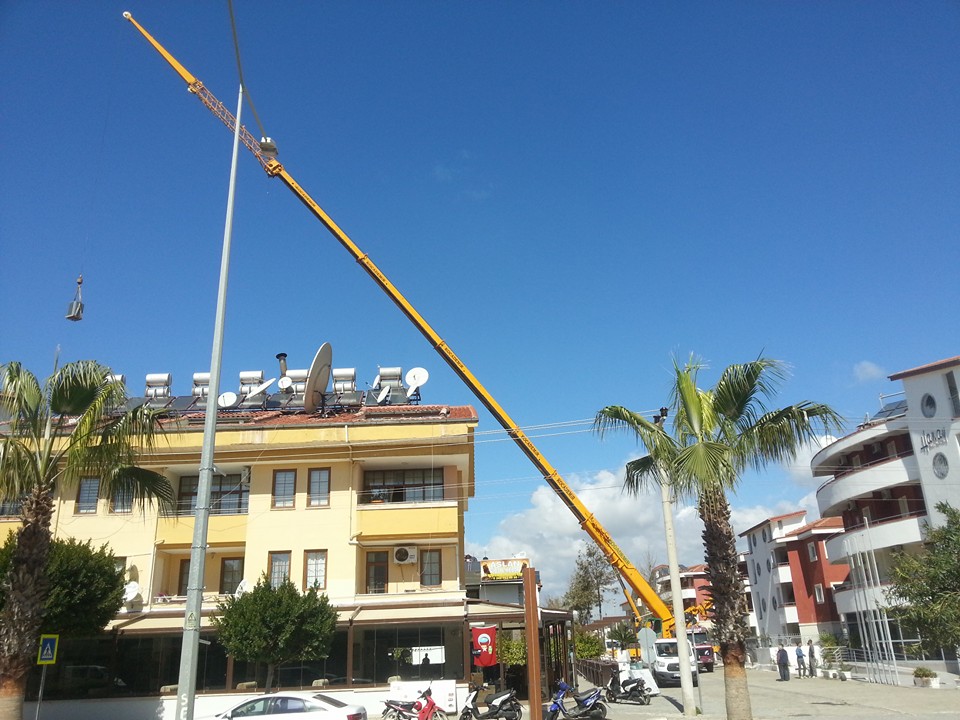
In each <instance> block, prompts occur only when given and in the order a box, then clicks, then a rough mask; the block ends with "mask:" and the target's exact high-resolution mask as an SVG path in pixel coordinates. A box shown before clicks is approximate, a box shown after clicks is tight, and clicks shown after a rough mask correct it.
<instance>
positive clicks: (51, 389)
mask: <svg viewBox="0 0 960 720" xmlns="http://www.w3.org/2000/svg"><path fill="white" fill-rule="evenodd" d="M126 402H127V397H126V390H125V388H124V386H123V385H122V384H121V383H119V382H116V381H115V379H114V377H113V374H112V373H111V371H110V369H109V368H107V367H104V366H103V365H100V364H98V363H96V362H93V361H89V360H84V361H79V362H74V363H69V364H67V365H64V366H63V367H62V368H60V369H58V370H56V371H55V372H54V373H53V375H52V376H50V377H49V378H48V379H47V380H46V382H45V383H44V384H43V385H41V384H40V382H39V381H38V380H37V378H36V377H35V376H34V375H33V374H32V373H31V372H29V371H28V370H25V369H24V368H23V367H22V365H21V364H20V363H15V362H14V363H8V364H7V365H3V366H0V416H2V417H4V418H7V422H6V423H5V424H4V425H3V426H0V502H11V501H14V502H20V503H21V509H20V528H19V529H18V530H17V532H16V547H15V549H14V551H13V554H12V557H11V560H10V570H9V572H8V573H7V576H6V578H5V579H4V581H3V584H2V585H0V594H2V595H4V597H5V598H6V599H5V602H4V606H3V610H2V611H0V720H20V718H21V716H22V714H23V695H24V691H25V689H26V678H27V672H28V671H29V670H30V668H31V667H32V666H33V663H34V660H35V657H36V654H37V644H38V642H39V636H40V629H41V625H42V623H43V616H44V612H45V608H46V606H47V600H48V597H49V592H50V580H49V578H48V577H47V573H46V570H47V566H48V557H49V553H50V541H51V538H52V533H51V529H50V523H51V519H52V517H53V497H54V494H55V493H56V492H57V491H60V492H64V491H69V490H70V489H71V488H75V487H76V486H77V483H78V482H79V481H80V479H81V478H97V479H98V480H99V485H98V491H99V495H100V496H101V497H114V496H115V495H116V494H118V493H122V494H124V495H125V496H127V497H130V498H132V500H133V503H134V504H135V505H136V506H137V507H138V508H142V507H143V506H145V505H147V504H149V503H152V502H157V503H158V504H159V505H160V508H161V509H162V510H165V509H169V508H172V507H173V497H174V495H173V488H172V487H171V486H170V483H169V482H168V481H167V479H166V478H165V477H163V476H162V475H159V474H157V473H153V472H149V471H146V470H143V469H141V468H138V467H137V466H136V463H137V459H138V457H139V456H140V454H141V452H142V451H143V450H145V449H149V448H150V447H151V446H152V444H153V441H154V438H155V435H156V431H157V428H158V422H157V420H158V416H157V414H156V413H154V412H153V411H151V410H150V409H149V408H147V407H145V406H142V405H141V406H139V407H136V408H133V409H127V408H126Z"/></svg>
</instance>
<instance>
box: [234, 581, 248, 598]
mask: <svg viewBox="0 0 960 720" xmlns="http://www.w3.org/2000/svg"><path fill="white" fill-rule="evenodd" d="M248 587H249V586H248V584H247V579H246V578H244V579H243V580H241V581H240V582H239V583H238V584H237V589H236V590H234V592H233V594H234V595H243V594H244V593H245V592H246V591H247V588H248Z"/></svg>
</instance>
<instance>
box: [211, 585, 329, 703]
mask: <svg viewBox="0 0 960 720" xmlns="http://www.w3.org/2000/svg"><path fill="white" fill-rule="evenodd" d="M218 609H219V610H220V617H218V618H214V621H213V624H214V625H215V626H216V628H217V631H218V637H217V639H218V640H219V642H220V644H221V645H223V646H224V647H225V648H226V649H227V652H228V653H230V654H231V655H232V656H233V657H235V658H236V659H237V660H243V661H246V662H259V663H265V664H266V665H267V687H266V691H267V692H269V691H270V688H271V687H272V686H273V674H274V670H275V669H276V667H277V666H278V665H282V664H284V663H288V662H291V661H293V660H319V659H321V658H325V657H327V655H328V654H329V653H330V644H331V643H332V642H333V633H334V630H335V629H336V625H337V611H336V610H335V609H334V608H332V607H331V606H330V603H329V601H328V600H327V596H326V595H324V594H323V593H320V592H318V591H317V589H316V588H315V587H314V588H310V589H309V590H307V591H306V592H305V593H303V594H301V593H300V591H299V590H297V586H296V585H294V584H293V583H292V582H290V581H289V580H285V581H284V582H283V583H282V584H280V585H278V586H277V587H271V585H270V581H269V580H268V579H267V576H266V575H263V576H262V577H261V578H260V580H259V581H258V582H257V584H256V586H255V587H254V588H253V590H251V591H250V592H245V593H243V594H242V595H235V596H233V597H229V598H227V599H226V601H225V602H222V603H220V604H219V605H218Z"/></svg>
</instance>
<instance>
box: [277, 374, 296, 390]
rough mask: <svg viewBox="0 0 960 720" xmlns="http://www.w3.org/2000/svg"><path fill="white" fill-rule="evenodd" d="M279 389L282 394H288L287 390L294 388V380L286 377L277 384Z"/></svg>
mask: <svg viewBox="0 0 960 720" xmlns="http://www.w3.org/2000/svg"><path fill="white" fill-rule="evenodd" d="M277 387H278V388H280V390H281V392H286V391H287V390H289V389H290V388H292V387H293V378H292V377H290V376H289V375H284V376H283V377H282V378H280V380H279V381H278V382H277Z"/></svg>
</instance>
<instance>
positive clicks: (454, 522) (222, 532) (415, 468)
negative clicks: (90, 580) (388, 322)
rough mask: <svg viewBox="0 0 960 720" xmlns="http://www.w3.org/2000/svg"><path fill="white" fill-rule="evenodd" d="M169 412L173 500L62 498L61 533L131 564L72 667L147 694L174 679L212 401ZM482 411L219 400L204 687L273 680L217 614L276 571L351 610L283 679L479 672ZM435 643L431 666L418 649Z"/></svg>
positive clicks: (13, 521)
mask: <svg viewBox="0 0 960 720" xmlns="http://www.w3.org/2000/svg"><path fill="white" fill-rule="evenodd" d="M163 424H164V432H163V433H162V435H161V436H160V438H159V441H158V444H157V447H156V448H155V450H154V451H153V452H152V453H151V454H150V455H149V456H146V457H144V458H143V459H142V462H141V465H142V466H143V467H146V468H148V469H151V470H155V471H158V472H160V473H162V474H163V475H164V476H166V477H167V478H168V479H169V481H170V483H171V485H172V487H173V489H174V491H175V493H176V497H177V510H176V513H175V514H174V515H170V516H161V515H159V514H158V512H157V511H156V509H155V508H149V509H147V510H146V511H144V512H141V511H138V510H137V509H136V508H133V507H131V503H130V500H129V498H124V497H104V496H102V493H101V492H100V490H99V481H98V479H97V478H85V479H83V480H82V481H81V482H80V485H79V487H76V488H71V489H70V490H69V493H68V494H63V495H60V496H58V497H56V498H55V500H56V509H55V515H54V518H53V531H54V536H55V537H57V538H61V539H67V538H77V539H79V540H89V541H90V542H91V543H92V544H93V545H94V546H99V545H101V544H104V543H106V544H108V545H109V547H110V548H111V550H112V551H113V553H114V554H115V556H116V557H117V559H118V564H120V563H122V566H123V568H124V572H125V577H126V581H127V586H126V595H125V605H124V608H123V610H122V611H121V612H120V614H119V615H118V616H117V617H116V619H115V620H114V621H113V622H112V623H111V624H110V626H109V627H108V628H107V629H108V631H109V632H108V634H107V635H106V636H105V637H104V638H100V639H96V640H90V641H84V642H77V643H75V647H73V648H72V649H71V646H70V645H69V644H66V645H65V646H64V648H63V653H64V655H65V657H64V658H63V660H62V663H63V665H62V666H61V667H64V666H71V667H76V666H95V667H98V668H105V669H106V675H108V676H110V677H111V678H112V680H111V681H110V682H111V683H113V685H116V686H117V687H120V686H122V687H123V688H126V689H127V690H129V691H130V692H135V693H150V692H153V693H156V692H158V691H160V690H161V688H165V687H167V686H170V685H172V684H175V683H176V682H177V673H178V667H179V652H180V638H181V633H182V628H183V624H184V609H185V601H186V598H185V595H186V593H187V587H186V585H187V577H188V571H189V562H190V551H191V545H192V541H193V531H194V515H195V511H196V503H197V485H198V477H199V474H200V467H199V466H200V452H201V445H202V440H203V424H204V413H203V411H202V410H197V409H193V410H189V411H184V412H175V413H170V414H169V416H168V417H167V418H166V419H165V420H164V423H163ZM476 426H477V415H476V412H475V410H474V409H473V408H472V407H469V406H441V405H411V404H402V405H400V404H398V405H370V406H359V407H353V408H348V409H341V410H339V411H336V412H316V413H307V412H305V411H304V410H303V408H302V407H300V408H299V409H297V408H291V409H289V410H288V409H283V408H276V409H270V408H269V405H268V404H266V403H264V406H263V407H260V408H253V409H246V410H240V409H234V410H226V411H223V410H222V411H221V412H220V413H219V416H218V426H217V433H216V443H215V447H216V451H215V461H214V464H215V470H214V474H213V481H212V488H211V499H210V505H209V508H210V518H209V530H208V535H207V546H206V553H205V569H204V588H203V598H204V601H203V612H202V615H203V617H202V618H201V631H202V635H201V637H202V638H203V639H205V640H209V641H210V642H209V644H205V645H204V647H203V648H202V652H204V653H206V656H205V657H204V656H202V657H201V660H200V669H199V670H198V673H199V675H198V684H197V687H198V690H200V691H204V690H221V689H230V688H234V687H236V686H238V685H243V684H247V686H249V684H251V683H260V684H261V686H262V682H263V676H264V674H265V672H264V671H265V668H262V667H257V666H254V665H252V664H251V665H248V664H243V663H239V662H238V663H234V662H232V661H231V659H230V658H227V657H226V653H225V651H224V650H223V649H222V648H220V647H219V646H218V645H217V643H216V635H215V632H214V630H213V628H212V625H211V623H210V620H211V618H212V617H213V616H214V615H215V613H216V606H217V604H218V603H219V602H221V601H223V600H224V599H225V598H226V597H229V596H231V595H234V594H236V593H238V592H240V593H242V592H243V591H244V589H245V588H250V587H252V586H253V585H254V584H255V583H256V582H257V581H258V580H260V579H261V578H266V579H267V580H268V581H270V582H279V581H281V580H284V579H290V580H291V581H293V582H294V583H295V584H296V585H297V587H299V588H301V589H302V590H305V589H307V588H308V587H311V586H313V585H314V584H315V585H316V586H317V587H318V588H319V589H321V590H322V591H323V592H324V593H326V594H327V596H328V597H329V599H330V602H331V604H332V605H333V606H334V607H336V608H337V610H338V618H339V619H338V630H337V636H336V638H335V639H334V646H333V650H332V651H331V654H330V657H329V658H327V659H319V658H318V659H315V661H313V662H305V663H303V664H302V665H298V666H297V667H295V668H286V669H282V670H281V674H280V681H281V684H282V685H284V686H287V687H307V686H311V685H314V684H315V683H317V684H330V685H331V686H334V687H335V686H337V685H339V684H343V685H346V686H350V685H354V684H359V683H383V682H386V681H387V680H388V679H390V678H395V677H398V676H399V677H411V678H419V677H422V676H423V674H424V673H427V674H429V675H430V676H432V677H441V676H443V677H447V678H451V677H453V678H464V677H466V676H467V674H468V672H469V641H468V638H467V639H465V636H466V634H467V633H466V628H467V627H468V617H467V616H468V614H469V611H468V609H467V606H468V604H469V602H468V601H467V598H466V591H465V588H464V581H463V558H464V554H465V553H464V513H465V511H466V509H467V503H468V500H469V498H470V497H472V495H473V493H474V431H475V428H476ZM4 526H6V527H4ZM16 527H17V518H16V517H15V516H13V515H12V514H8V515H6V516H5V517H3V518H0V534H3V533H4V531H7V532H9V531H13V530H15V529H16ZM401 649H406V652H401V651H400V650H401ZM427 649H429V655H430V658H432V660H431V662H430V665H429V666H427V665H423V664H421V663H420V662H419V661H418V662H417V663H413V662H412V661H413V660H414V659H416V658H419V657H420V655H423V654H426V653H427ZM284 671H286V673H287V674H286V676H284ZM56 681H57V678H56V675H55V674H54V676H53V677H52V678H50V679H48V682H52V683H53V684H52V685H51V687H56ZM104 682H105V683H106V681H104ZM113 685H111V688H112V687H113ZM111 688H101V689H100V690H101V691H102V692H103V693H105V694H110V692H112V689H111ZM71 692H72V691H71ZM98 692H99V691H98ZM67 694H69V692H68V693H67ZM74 694H75V695H79V696H81V697H82V696H84V693H83V692H79V693H74Z"/></svg>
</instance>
